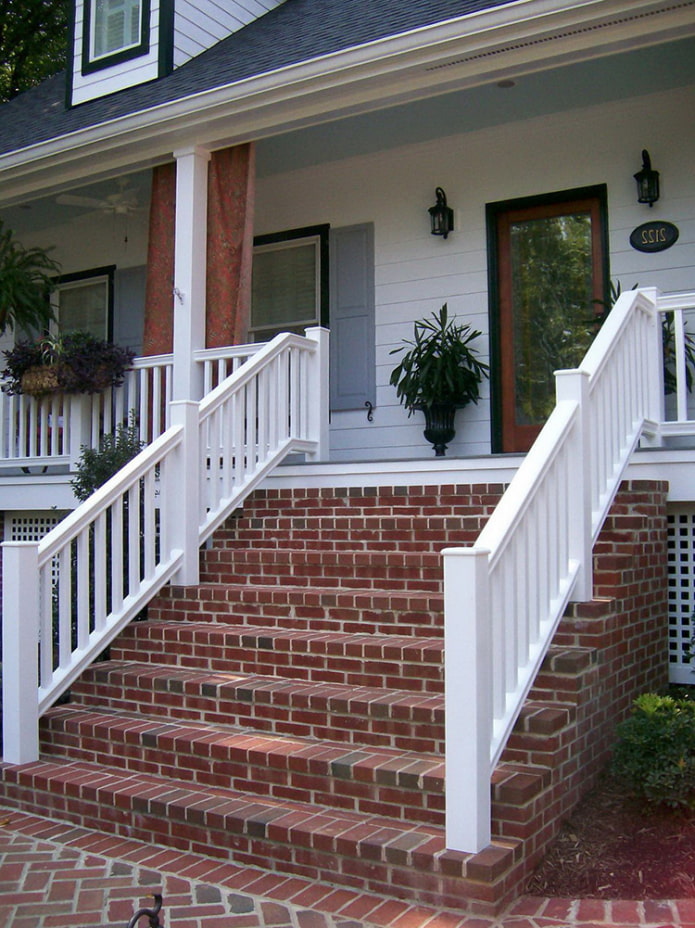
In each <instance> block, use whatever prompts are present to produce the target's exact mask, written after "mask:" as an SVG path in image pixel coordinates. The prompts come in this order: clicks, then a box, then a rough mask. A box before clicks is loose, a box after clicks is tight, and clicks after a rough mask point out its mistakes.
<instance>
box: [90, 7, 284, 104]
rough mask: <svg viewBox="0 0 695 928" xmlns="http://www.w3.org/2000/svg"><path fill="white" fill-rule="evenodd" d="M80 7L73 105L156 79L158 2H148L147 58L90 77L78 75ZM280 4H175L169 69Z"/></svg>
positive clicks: (160, 39)
mask: <svg viewBox="0 0 695 928" xmlns="http://www.w3.org/2000/svg"><path fill="white" fill-rule="evenodd" d="M85 2H86V0H79V2H78V3H77V4H76V10H75V41H74V47H73V79H72V103H73V104H78V103H84V102H86V101H87V100H93V99H95V98H97V97H102V96H106V95H107V94H110V93H115V92H116V91H117V90H124V89H125V88H126V87H134V86H135V85H137V84H142V83H145V81H151V80H154V79H155V78H157V77H158V75H159V48H160V42H161V41H162V36H161V35H160V29H159V23H160V17H159V0H150V49H149V51H148V53H147V54H145V55H141V56H139V57H137V58H134V59H132V60H130V61H125V62H123V63H121V64H117V65H113V66H111V67H107V68H104V69H103V70H99V71H96V72H94V73H92V74H82V71H81V68H82V33H83V25H84V3H85ZM282 2H283V0H175V12H174V39H173V42H174V48H173V60H174V67H175V68H177V67H180V66H181V65H182V64H185V62H186V61H189V60H190V59H191V58H194V57H195V56H196V55H199V54H200V53H201V52H204V51H205V50H206V49H208V48H211V47H212V46H213V45H215V44H216V43H217V42H219V41H220V40H221V39H224V38H225V37H226V36H228V35H231V34H232V33H233V32H236V31H237V30H239V29H242V28H243V27H244V26H246V25H248V24H249V23H251V22H253V20H254V19H258V18H259V17H260V16H263V14H264V13H267V12H268V11H269V10H272V9H273V8H274V7H276V6H279V5H280V3H282ZM165 40H166V39H165Z"/></svg>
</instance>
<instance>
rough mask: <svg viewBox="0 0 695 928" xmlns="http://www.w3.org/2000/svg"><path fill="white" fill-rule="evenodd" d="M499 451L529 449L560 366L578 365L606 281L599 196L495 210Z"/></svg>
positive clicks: (550, 405) (547, 408)
mask: <svg viewBox="0 0 695 928" xmlns="http://www.w3.org/2000/svg"><path fill="white" fill-rule="evenodd" d="M494 225H495V245H496V259H497V260H496V267H497V279H496V281H495V287H494V288H493V294H494V296H496V300H495V301H494V302H495V303H496V305H495V306H493V311H496V320H494V321H496V323H497V324H496V325H493V327H492V329H493V332H496V339H495V343H496V344H495V345H494V346H493V347H495V348H496V351H495V355H496V357H495V363H496V368H497V372H496V378H495V386H496V390H497V394H498V396H497V402H496V410H497V413H498V416H497V418H498V420H499V421H498V423H497V425H498V435H499V439H498V442H497V445H498V447H497V449H496V450H501V451H510V452H515V451H527V450H528V448H529V447H530V445H531V444H532V442H533V441H534V439H535V437H536V435H537V434H538V432H539V431H540V429H541V427H542V425H543V423H544V422H545V421H546V419H547V418H548V416H549V414H550V412H551V411H552V409H553V406H554V404H555V380H554V376H553V375H554V372H555V371H556V370H561V369H566V368H572V367H577V366H578V364H579V363H580V362H581V360H582V358H583V356H584V355H585V354H586V351H587V348H588V347H589V345H590V343H591V340H592V338H593V336H594V334H595V332H596V324H595V319H594V317H595V316H596V314H597V313H598V312H600V311H601V302H602V300H603V299H604V286H605V279H606V273H605V267H604V265H605V257H604V255H605V249H604V225H605V224H604V222H603V209H602V203H601V198H600V197H598V196H593V197H584V198H577V199H571V200H570V199H568V200H553V201H550V202H531V203H529V204H528V205H523V204H519V205H513V206H510V207H509V208H506V209H500V210H499V211H497V212H496V213H495V215H494Z"/></svg>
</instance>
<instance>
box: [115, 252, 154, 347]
mask: <svg viewBox="0 0 695 928" xmlns="http://www.w3.org/2000/svg"><path fill="white" fill-rule="evenodd" d="M146 281H147V268H146V267H145V265H142V266H138V267H129V268H123V269H119V270H117V271H116V273H115V275H114V280H113V291H114V292H113V302H114V307H113V309H114V312H113V340H114V342H115V343H116V344H117V345H124V346H125V347H127V348H133V349H135V351H137V352H140V351H142V338H143V327H144V319H145V285H146Z"/></svg>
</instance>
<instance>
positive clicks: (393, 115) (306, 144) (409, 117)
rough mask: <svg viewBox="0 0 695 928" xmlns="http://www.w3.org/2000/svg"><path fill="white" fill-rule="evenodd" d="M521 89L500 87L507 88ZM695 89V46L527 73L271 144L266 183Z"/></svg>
mask: <svg viewBox="0 0 695 928" xmlns="http://www.w3.org/2000/svg"><path fill="white" fill-rule="evenodd" d="M503 80H505V81H509V80H513V81H514V86H512V87H507V86H502V87H500V81H503ZM692 83H695V38H687V39H682V40H680V41H676V42H669V43H666V44H664V45H657V46H652V47H651V48H642V49H639V50H637V51H630V52H625V53H623V54H621V55H617V56H612V57H610V58H599V59H594V60H591V61H582V62H580V63H576V64H572V65H566V66H565V67H561V68H553V69H552V70H542V71H535V72H531V73H526V72H524V71H523V70H522V69H519V70H518V71H506V72H503V73H501V74H500V75H498V79H497V80H495V81H494V82H491V83H486V84H483V85H481V86H477V87H472V88H468V89H466V90H459V91H455V92H451V93H447V94H442V95H440V96H436V97H431V98H428V99H424V100H417V101H414V102H411V103H407V104H403V105H401V106H394V107H390V108H388V109H385V110H378V111H375V112H370V113H366V114H361V115H358V116H352V117H348V118H344V119H341V120H337V121H333V122H330V123H323V124H321V125H316V126H311V127H308V128H306V129H301V130H299V131H295V132H289V133H285V134H282V135H276V136H274V137H272V138H267V139H263V140H262V141H261V142H260V143H259V144H258V147H257V170H258V174H259V176H265V175H270V174H274V173H278V172H282V171H287V170H292V169H296V168H303V167H308V166H310V165H312V164H321V163H324V162H326V161H334V160H339V159H341V158H347V157H351V156H354V155H360V154H368V153H371V152H376V151H382V150H384V149H387V148H396V147H399V146H401V145H407V144H410V143H416V142H421V141H426V140H427V139H435V138H442V137H446V136H448V135H454V134H457V133H462V132H471V131H475V130H476V129H483V128H487V127H490V126H495V125H501V124H504V123H507V122H515V121H519V120H524V119H530V118H534V117H538V116H543V115H546V114H549V113H555V112H566V111H567V110H571V109H576V108H579V107H584V106H592V105H594V104H598V103H603V102H608V101H614V100H621V99H625V98H628V97H634V96H639V95H641V94H649V93H656V92H659V91H664V90H670V89H672V88H675V87H682V86H687V85H689V84H692Z"/></svg>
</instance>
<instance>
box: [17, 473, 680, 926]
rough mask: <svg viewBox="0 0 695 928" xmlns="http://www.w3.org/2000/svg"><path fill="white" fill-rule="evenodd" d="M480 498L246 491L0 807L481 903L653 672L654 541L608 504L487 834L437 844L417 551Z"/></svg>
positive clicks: (587, 776) (642, 506)
mask: <svg viewBox="0 0 695 928" xmlns="http://www.w3.org/2000/svg"><path fill="white" fill-rule="evenodd" d="M500 492H501V488H500V487H484V486H481V487H473V488H462V487H443V488H422V487H417V488H407V489H406V488H386V489H383V490H379V491H376V490H309V491H306V492H302V491H286V492H285V491H283V492H277V493H271V492H259V493H256V494H255V495H254V496H253V497H252V498H251V499H250V500H248V501H247V504H246V505H245V507H244V511H243V513H240V514H238V515H237V517H235V518H234V519H231V520H229V522H228V523H227V524H226V525H225V526H224V528H223V529H222V530H221V531H220V532H219V533H218V534H217V536H216V538H215V544H214V546H213V547H211V548H209V549H206V550H205V551H203V552H202V574H203V577H204V582H203V583H202V584H201V586H200V587H199V588H196V589H185V590H184V589H180V588H170V589H167V590H165V591H164V592H163V593H162V595H160V596H159V597H158V598H157V600H156V601H155V602H153V603H152V604H151V605H150V607H149V610H148V620H147V621H144V622H135V623H132V624H131V625H130V627H129V628H128V629H126V631H125V632H124V633H123V634H122V635H121V636H120V638H119V639H117V641H116V642H114V644H113V645H112V648H111V654H110V660H108V661H105V662H103V663H99V664H96V665H94V666H93V667H92V668H90V669H89V671H87V672H86V673H85V674H84V675H83V676H82V678H81V679H80V680H79V681H77V683H76V684H75V685H74V686H73V688H72V693H71V702H70V703H69V704H66V705H61V706H56V707H54V708H53V709H51V710H50V711H49V712H48V713H47V714H46V716H45V717H44V719H43V720H42V725H41V744H42V755H41V760H40V761H39V762H37V763H36V764H31V765H26V766H24V767H15V768H12V767H9V766H7V765H5V766H4V768H3V769H2V776H3V781H2V783H1V784H0V798H1V799H2V800H3V801H4V802H5V803H6V804H11V805H15V806H21V807H22V808H24V809H26V810H33V811H35V812H38V813H41V814H50V815H52V816H54V817H55V818H61V819H65V820H68V821H71V822H74V823H76V824H79V825H82V826H89V827H98V828H100V829H102V830H104V831H109V832H113V833H115V834H118V835H122V836H128V837H134V838H139V839H141V840H152V841H155V842H158V843H160V844H163V845H167V846H170V847H172V848H175V849H177V850H179V851H187V852H191V853H201V854H205V855H207V856H210V857H213V858H219V859H228V860H233V861H234V862H236V863H238V864H243V865H250V866H257V867H260V868H263V869H265V870H271V871H274V872H276V873H285V874H293V875H296V876H301V877H303V878H307V879H310V880H321V881H327V882H330V883H334V884H336V885H339V886H343V887H348V888H351V889H355V890H359V891H369V892H375V893H381V894H385V895H388V896H391V897H395V898H398V899H405V900H411V901H413V902H416V903H422V904H428V905H434V906H445V907H447V908H449V909H451V910H458V911H477V912H480V913H485V914H488V915H490V914H494V913H495V912H497V911H499V910H500V908H501V907H502V906H503V905H505V904H506V903H507V902H508V901H509V899H510V898H511V896H512V895H513V894H514V893H516V892H518V891H519V889H520V888H521V887H522V886H523V882H524V880H525V879H526V877H527V876H528V875H529V873H530V870H531V869H532V867H533V866H534V864H535V862H536V861H538V859H539V858H540V856H541V854H542V852H543V850H544V849H545V848H546V847H547V845H548V842H549V841H550V840H551V839H552V837H553V835H554V834H555V832H556V830H557V827H558V823H559V821H560V819H561V818H562V816H563V814H565V813H566V812H568V811H569V810H570V809H571V808H572V806H573V805H574V804H575V803H576V801H577V800H578V798H579V796H580V795H581V793H582V792H583V791H585V789H586V788H587V786H588V785H589V784H590V783H591V780H592V777H594V776H595V775H596V773H597V771H598V769H599V768H600V765H601V764H602V763H603V761H604V760H605V756H606V751H607V749H608V747H609V746H610V732H611V730H612V727H613V724H614V722H615V720H616V711H617V714H618V715H619V714H620V713H621V712H622V713H623V714H624V712H625V711H627V709H628V707H629V701H630V695H631V693H632V691H633V690H634V689H635V687H634V686H633V679H634V680H639V682H640V683H642V682H644V681H645V680H656V679H657V678H658V676H659V673H662V671H661V669H660V665H659V663H658V661H657V659H656V656H655V655H656V654H657V652H658V647H657V640H658V638H659V632H658V628H657V627H656V623H655V621H654V611H655V608H656V602H657V596H656V592H655V591H656V589H657V587H658V584H659V582H661V580H663V577H662V575H661V574H660V572H659V566H658V563H657V561H658V557H657V556H655V553H654V552H655V551H658V550H660V546H661V545H662V544H663V550H664V564H665V519H664V520H663V523H664V531H663V533H662V527H661V522H660V513H662V511H663V510H664V506H665V491H664V488H663V487H660V486H659V485H645V486H642V485H639V486H637V487H632V488H626V489H625V490H624V492H623V493H622V494H621V496H620V498H619V500H618V501H617V503H616V506H615V507H614V515H613V516H612V517H611V520H610V523H609V529H608V531H607V534H606V536H605V537H602V540H601V542H600V544H599V546H598V548H597V550H600V551H601V553H600V554H599V555H598V556H597V583H600V585H601V586H600V589H601V594H602V598H600V599H597V600H594V601H593V602H591V603H586V604H578V605H574V606H572V607H571V608H570V609H569V610H568V614H567V616H566V618H565V619H564V620H563V622H562V624H561V626H560V628H559V630H558V633H557V635H556V638H555V641H554V643H553V645H552V647H551V649H550V651H549V653H548V655H547V656H546V658H545V660H544V663H543V666H542V668H541V671H540V673H539V675H538V678H537V680H536V683H535V686H534V688H533V690H532V692H531V693H530V695H529V699H528V701H527V703H526V705H525V706H524V708H523V709H522V711H521V714H520V717H519V720H518V722H517V725H516V727H515V730H514V731H513V733H512V735H511V738H510V740H509V743H508V745H507V748H506V750H505V752H504V755H503V757H502V761H501V763H500V764H499V765H498V767H497V769H496V770H495V771H494V774H493V777H492V783H491V790H492V799H493V835H494V837H493V842H492V844H491V845H490V846H489V847H488V848H486V849H485V850H483V851H482V852H481V853H479V854H475V855H469V854H462V853H459V852H455V851H450V850H447V849H446V844H445V839H444V829H443V825H444V807H445V802H444V782H445V776H444V763H443V742H444V710H443V668H442V655H443V644H444V642H443V630H442V624H443V623H442V591H441V564H440V558H439V554H438V551H439V550H441V548H442V547H445V546H446V545H449V544H461V543H468V542H470V541H472V540H473V539H474V537H475V535H476V534H477V532H478V531H479V529H480V527H481V526H482V524H483V523H484V521H485V519H486V518H487V516H488V514H489V512H490V511H491V507H492V506H493V505H494V502H495V501H496V500H497V499H498V498H499V494H500ZM641 510H645V511H646V510H648V511H649V516H648V517H647V516H646V515H645V514H644V513H643V518H641V519H640V518H638V517H636V515H635V514H636V513H639V512H640V511H641ZM662 536H663V537H662ZM626 554H627V555H628V558H627V559H625V555H626ZM621 558H623V560H622V561H621V560H620V559H621ZM602 559H603V562H602ZM628 561H629V563H628ZM601 563H603V567H601ZM647 564H649V565H650V567H649V570H646V567H645V565H647ZM640 567H645V569H644V570H642V571H641V572H640V569H639V568H640ZM636 568H637V570H636ZM645 573H646V574H647V575H648V577H647V579H646V581H645V579H644V575H645ZM636 576H642V577H643V579H642V580H641V581H640V582H639V583H637V581H636V579H635V578H636ZM645 583H646V587H645ZM664 589H665V586H664ZM641 601H645V602H647V603H649V604H650V605H649V606H644V605H641V606H640V605H639V603H640V602H641ZM625 610H629V614H626V612H625ZM663 631H665V628H664V630H663ZM633 652H634V655H635V656H634V657H632V656H631V655H632V654H633ZM638 654H640V655H644V654H647V655H648V657H647V660H646V665H647V666H641V667H640V669H639V672H638V671H637V670H636V669H635V667H633V666H632V665H633V664H635V663H636V660H637V655H638ZM649 655H651V656H649ZM664 670H665V666H664ZM662 676H663V673H662ZM616 707H617V710H616ZM453 776H454V777H455V773H454V774H453ZM452 782H453V783H454V788H455V779H454V780H453V781H452ZM450 788H451V785H450Z"/></svg>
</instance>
